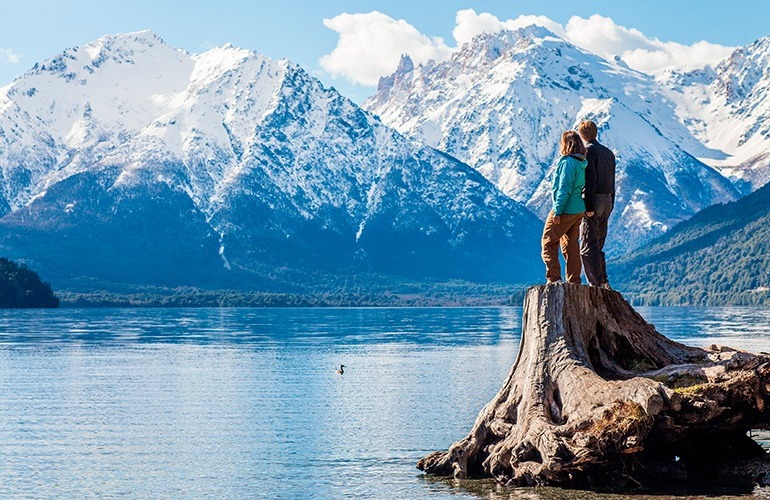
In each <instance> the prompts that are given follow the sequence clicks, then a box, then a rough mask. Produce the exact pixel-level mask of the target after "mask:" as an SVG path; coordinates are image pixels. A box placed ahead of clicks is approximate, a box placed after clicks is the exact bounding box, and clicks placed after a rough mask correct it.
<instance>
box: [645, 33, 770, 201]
mask: <svg viewBox="0 0 770 500" xmlns="http://www.w3.org/2000/svg"><path fill="white" fill-rule="evenodd" d="M657 79H658V81H659V82H660V83H661V85H662V86H663V87H664V88H665V89H666V90H667V94H668V96H669V97H670V98H671V99H672V100H673V101H674V102H675V103H676V110H677V113H678V115H679V117H680V119H681V121H682V123H683V124H684V125H685V126H687V127H688V128H689V129H690V130H691V131H692V133H693V135H695V137H697V138H698V139H699V140H700V141H701V142H703V144H704V145H705V146H706V147H707V148H708V149H707V150H706V151H704V152H702V153H700V154H699V155H698V156H699V158H700V159H701V161H703V162H705V163H707V164H709V165H711V166H713V167H715V168H716V169H718V170H719V171H720V172H722V173H723V174H724V175H726V176H728V177H730V178H731V179H734V180H735V181H737V182H738V183H740V181H743V182H745V183H748V184H749V185H748V186H746V188H748V189H757V188H759V187H761V186H762V185H764V184H766V183H767V182H768V181H770V37H765V38H761V39H759V40H757V41H755V42H754V43H751V44H749V45H747V46H746V47H741V48H739V49H736V50H735V51H734V52H733V53H732V54H731V55H730V56H729V57H727V58H725V59H724V60H722V61H720V62H718V63H716V64H713V65H710V66H706V67H703V68H698V69H694V70H691V71H686V72H677V71H666V72H662V73H660V74H659V75H657Z"/></svg>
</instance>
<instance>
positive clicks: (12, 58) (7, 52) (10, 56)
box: [0, 49, 21, 64]
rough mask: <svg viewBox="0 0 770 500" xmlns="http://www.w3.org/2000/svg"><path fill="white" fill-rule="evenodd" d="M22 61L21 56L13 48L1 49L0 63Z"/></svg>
mask: <svg viewBox="0 0 770 500" xmlns="http://www.w3.org/2000/svg"><path fill="white" fill-rule="evenodd" d="M18 62H21V56H20V55H19V54H17V53H16V52H14V51H13V49H0V63H11V64H16V63H18Z"/></svg>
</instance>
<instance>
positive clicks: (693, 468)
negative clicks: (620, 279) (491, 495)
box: [417, 283, 770, 486]
mask: <svg viewBox="0 0 770 500" xmlns="http://www.w3.org/2000/svg"><path fill="white" fill-rule="evenodd" d="M769 398H770V356H767V355H755V354H751V353H748V352H744V351H739V350H736V349H731V348H727V347H720V346H711V347H710V348H708V349H700V348H696V347H689V346H686V345H683V344H680V343H677V342H674V341H672V340H669V339H668V338H666V337H664V336H663V335H661V334H660V333H658V332H657V331H656V330H655V328H654V326H652V325H650V324H649V323H647V322H646V321H645V320H644V319H643V318H642V317H641V316H640V315H639V314H638V313H637V312H636V311H634V309H633V308H632V307H631V306H630V305H629V304H628V303H627V302H626V301H625V300H624V299H623V297H622V296H621V294H619V293H618V292H615V291H611V290H603V289H600V288H595V287H588V286H581V285H570V284H566V283H556V284H548V285H541V286H537V287H533V288H531V289H530V290H529V291H528V292H527V296H526V299H525V302H524V318H523V331H522V338H521V345H520V347H519V353H518V356H517V359H516V362H515V363H514V365H513V367H512V368H511V372H510V374H509V375H508V379H507V380H506V382H505V384H504V385H503V388H502V389H501V390H500V392H499V393H498V394H497V395H496V396H495V397H494V399H493V400H492V401H490V402H489V403H488V404H487V405H486V406H485V407H484V408H483V409H482V410H481V412H480V413H479V416H478V417H477V419H476V422H475V424H474V425H473V428H472V429H471V431H470V433H469V434H468V436H466V437H465V438H464V439H462V440H460V441H458V442H456V443H455V444H453V445H452V446H451V447H450V448H449V450H448V451H444V452H435V453H432V454H430V455H428V456H426V457H424V458H423V459H422V460H420V461H419V463H418V464H417V467H418V468H419V469H421V470H423V471H425V472H427V473H429V474H435V475H442V476H454V477H456V478H466V477H486V476H494V477H495V478H497V479H498V480H499V481H500V482H502V483H505V484H518V485H533V484H557V485H569V486H596V485H600V484H607V483H611V484H617V482H618V479H619V478H626V479H627V480H629V481H632V482H645V481H647V480H648V479H651V478H653V477H658V478H660V477H661V475H662V474H663V475H667V476H671V477H675V476H677V475H679V476H685V477H687V476H688V475H689V476H693V474H696V473H697V471H703V468H702V467H700V466H699V465H703V464H708V463H712V462H714V460H717V459H719V460H722V459H728V458H729V459H733V458H735V459H745V458H748V457H755V456H760V454H762V453H763V452H762V450H761V448H760V447H759V446H758V445H756V444H755V443H754V442H753V441H752V440H751V439H750V438H749V437H748V436H747V435H746V433H747V431H748V430H749V429H767V428H770V412H769V409H770V399H769ZM704 443H713V448H714V449H710V448H709V447H708V446H704Z"/></svg>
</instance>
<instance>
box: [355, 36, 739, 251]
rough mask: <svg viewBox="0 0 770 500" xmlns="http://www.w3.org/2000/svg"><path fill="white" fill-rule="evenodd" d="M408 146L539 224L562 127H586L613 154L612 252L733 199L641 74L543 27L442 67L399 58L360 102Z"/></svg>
mask: <svg viewBox="0 0 770 500" xmlns="http://www.w3.org/2000/svg"><path fill="white" fill-rule="evenodd" d="M364 107H365V108H366V109H369V110H370V111H371V112H373V113H375V114H377V115H378V116H379V117H380V118H381V119H382V120H383V122H384V123H386V124H388V125H391V126H393V127H395V128H396V129H397V130H399V131H400V132H401V133H403V134H405V135H407V136H408V137H411V138H414V139H416V140H420V141H422V142H424V143H426V144H428V145H430V146H432V147H435V148H438V149H441V150H444V151H446V152H448V153H449V154H451V155H454V156H456V157H457V158H459V159H460V160H462V161H465V162H467V163H468V164H470V165H471V166H473V167H474V168H476V169H477V170H478V171H479V172H481V173H482V174H483V175H484V176H485V177H486V178H487V179H489V180H490V181H491V182H493V183H494V184H496V185H497V186H498V187H499V188H500V189H501V190H502V191H503V192H505V193H506V194H507V195H509V196H511V197H512V198H513V199H515V200H517V201H520V202H522V203H526V204H527V206H529V207H530V208H532V209H533V210H535V212H536V213H537V214H539V215H540V216H541V217H545V215H546V213H547V210H548V206H549V193H550V192H549V189H550V175H549V173H550V172H551V171H552V168H553V166H554V163H555V160H556V158H557V151H558V141H559V137H560V135H561V133H562V132H563V131H564V130H568V129H573V128H574V127H575V126H576V125H577V123H579V122H580V121H581V120H583V119H593V120H594V121H596V122H597V124H598V125H599V127H600V141H602V142H603V143H605V144H606V145H608V146H609V147H611V148H612V149H613V150H615V152H616V155H617V156H618V169H619V171H618V177H617V181H618V186H617V191H618V192H617V199H616V212H615V213H616V214H617V215H616V216H615V217H613V219H612V221H611V223H612V226H613V233H612V234H613V235H615V236H614V238H611V240H610V243H609V245H610V250H611V251H612V252H622V251H625V250H626V249H629V248H632V247H635V246H638V245H639V244H641V243H643V242H644V241H646V240H649V239H650V238H652V237H655V236H657V235H659V234H661V233H662V232H664V231H665V230H666V229H668V228H669V227H671V226H672V225H673V224H675V223H676V222H679V221H681V220H683V219H686V218H687V217H689V216H691V215H692V214H694V213H695V212H697V211H698V210H700V209H702V208H704V207H706V206H709V205H711V204H714V203H717V202H723V201H728V200H731V199H733V198H734V197H735V196H736V190H735V189H734V187H733V186H732V185H731V184H730V182H728V181H727V180H726V179H725V178H724V177H722V176H721V175H719V174H718V173H717V172H716V171H714V170H713V169H711V168H710V167H708V166H707V165H705V164H704V163H702V162H701V161H699V160H698V159H697V158H696V157H697V156H705V155H707V154H708V149H707V148H706V147H704V146H703V145H702V144H701V143H700V142H699V141H698V140H697V139H696V138H695V137H694V136H693V134H692V133H691V132H690V130H688V128H687V127H686V126H685V125H684V124H682V123H681V122H680V121H679V120H678V119H677V117H676V114H675V111H674V104H673V103H672V102H671V101H670V100H669V99H668V98H667V97H666V96H665V95H664V93H663V91H662V90H661V89H659V87H658V85H657V84H656V82H655V81H654V80H653V78H651V77H650V76H648V75H645V74H642V73H639V72H636V71H633V70H630V69H629V68H628V67H627V66H625V65H621V64H618V63H617V62H609V61H606V60H604V59H601V58H600V57H598V56H596V55H593V54H590V53H588V52H586V51H583V50H582V49H579V48H577V47H575V46H574V45H571V44H570V43H568V42H566V41H564V40H563V39H561V38H559V37H557V36H556V35H554V34H553V33H551V32H549V31H548V30H546V29H545V28H541V27H536V26H530V27H527V28H522V29H519V30H517V31H503V32H499V33H496V34H482V35H479V36H477V37H475V38H474V39H473V40H472V41H471V42H469V43H467V44H465V45H464V46H462V47H461V48H460V49H459V50H458V51H457V52H455V53H454V55H453V56H452V58H451V59H450V60H449V61H446V62H435V61H429V62H428V63H425V64H421V65H419V66H416V67H415V65H414V64H413V63H412V61H411V60H410V59H409V58H408V57H406V56H405V57H404V58H403V59H402V61H401V64H400V65H399V68H398V69H397V70H396V72H395V73H393V74H392V75H390V76H388V77H385V78H383V79H382V80H381V81H380V84H379V86H378V91H377V94H376V95H375V96H373V97H372V98H370V99H369V100H368V101H367V102H366V103H365V105H364Z"/></svg>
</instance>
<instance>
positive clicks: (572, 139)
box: [559, 130, 586, 156]
mask: <svg viewBox="0 0 770 500" xmlns="http://www.w3.org/2000/svg"><path fill="white" fill-rule="evenodd" d="M559 154H560V155H562V156H568V155H583V156H585V154H586V147H585V144H583V139H581V138H580V135H578V133H577V132H575V131H574V130H567V131H566V132H564V133H563V134H561V144H559Z"/></svg>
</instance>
